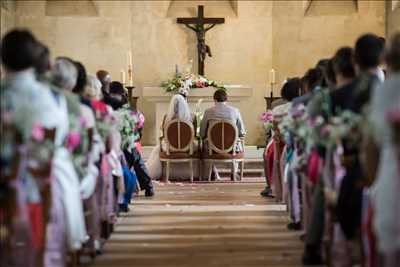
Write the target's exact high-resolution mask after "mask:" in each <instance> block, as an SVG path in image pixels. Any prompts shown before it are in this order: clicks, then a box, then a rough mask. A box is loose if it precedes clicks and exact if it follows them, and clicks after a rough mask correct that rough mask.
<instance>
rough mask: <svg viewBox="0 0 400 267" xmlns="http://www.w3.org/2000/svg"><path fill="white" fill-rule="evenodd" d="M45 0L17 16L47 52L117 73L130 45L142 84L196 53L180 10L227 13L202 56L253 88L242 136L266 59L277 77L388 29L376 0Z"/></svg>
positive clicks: (252, 115)
mask: <svg viewBox="0 0 400 267" xmlns="http://www.w3.org/2000/svg"><path fill="white" fill-rule="evenodd" d="M53 1H54V0H53ZM313 2H315V1H313ZM49 3H50V2H49V1H18V2H17V7H16V25H17V26H24V27H29V28H31V29H32V31H33V32H34V33H35V34H36V35H37V36H38V38H39V39H41V40H43V41H44V42H46V43H47V44H48V45H49V47H50V49H51V51H52V52H53V56H60V55H67V56H70V57H72V58H76V59H79V60H80V61H82V62H83V63H84V64H85V66H86V67H87V69H88V71H89V72H90V73H94V72H95V71H96V70H98V69H107V70H109V71H110V72H111V74H112V75H113V78H114V79H115V80H119V78H120V77H119V73H120V71H121V69H123V68H125V67H126V53H127V51H128V50H132V53H133V64H134V67H133V68H134V83H135V85H136V86H137V87H139V88H141V87H143V86H157V85H159V84H160V82H161V81H164V80H166V79H168V78H170V77H171V76H172V75H173V73H174V70H175V64H179V65H181V66H183V65H184V64H186V63H187V62H188V60H189V59H194V61H195V62H196V39H195V35H194V34H193V33H192V32H191V31H190V30H188V29H186V28H185V27H184V26H182V25H177V24H176V17H177V16H193V15H195V14H196V5H197V4H204V5H205V15H206V16H213V17H217V16H218V17H225V18H226V19H225V20H226V22H225V24H223V25H218V26H216V27H215V28H213V29H212V30H211V31H209V32H208V33H207V43H208V45H210V47H211V49H212V52H213V58H211V59H207V61H206V75H207V77H209V78H211V79H215V80H217V81H220V82H222V83H225V84H245V85H249V86H251V87H253V89H254V96H253V97H252V98H251V99H249V100H248V101H247V103H245V104H244V105H243V106H242V113H243V117H244V120H245V123H246V126H247V128H248V133H249V136H248V139H247V142H248V144H261V143H262V138H261V136H262V128H261V125H260V123H259V122H258V115H259V114H260V113H261V112H262V111H263V110H264V109H265V101H264V98H263V97H264V95H265V91H266V88H267V83H268V82H269V81H268V73H269V70H270V69H271V68H272V67H273V68H275V69H276V71H277V78H278V81H279V83H281V82H282V81H283V80H284V79H285V78H286V77H288V76H295V75H297V76H299V75H302V74H303V73H304V72H305V70H306V69H307V68H309V67H311V66H313V65H314V64H315V63H316V61H317V60H318V59H320V58H322V57H328V56H331V55H332V54H333V53H334V51H335V50H336V49H337V48H338V47H339V46H342V45H353V44H354V41H355V39H356V38H357V37H358V36H359V35H360V34H361V33H363V32H374V33H377V34H379V35H384V33H385V5H384V2H383V1H358V6H357V7H356V8H354V7H353V6H350V5H348V3H347V2H337V1H323V3H322V2H317V3H312V4H311V6H310V9H309V10H308V12H307V13H306V14H304V8H303V1H275V2H271V1H131V2H129V1H83V3H81V5H82V6H81V7H80V9H79V10H80V11H79V12H74V4H72V6H71V4H66V5H65V9H64V8H62V7H60V6H59V4H54V3H50V4H49ZM73 3H77V2H75V1H73ZM321 4H322V5H323V6H322V8H321ZM324 5H327V6H328V8H326V6H324ZM336 9H337V10H336ZM82 10H87V12H85V11H82ZM2 12H3V10H2ZM2 14H3V13H2ZM2 17H3V16H2ZM2 23H3V20H2ZM275 93H276V94H278V93H279V88H276V90H275ZM139 107H140V108H141V109H142V110H143V111H144V113H145V115H146V119H147V123H146V126H145V131H144V136H145V137H144V143H145V144H154V143H155V142H156V138H155V136H154V134H153V133H154V132H155V131H154V129H153V125H154V121H155V118H154V112H153V111H154V106H153V105H152V104H151V103H149V102H147V101H145V100H144V99H140V101H139Z"/></svg>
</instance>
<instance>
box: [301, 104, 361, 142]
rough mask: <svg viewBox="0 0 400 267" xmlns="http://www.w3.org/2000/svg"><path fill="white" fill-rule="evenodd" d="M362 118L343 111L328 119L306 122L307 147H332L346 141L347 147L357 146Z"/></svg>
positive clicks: (321, 118) (320, 117) (318, 118)
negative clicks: (307, 130) (307, 132)
mask: <svg viewBox="0 0 400 267" xmlns="http://www.w3.org/2000/svg"><path fill="white" fill-rule="evenodd" d="M361 124H362V116H361V115H359V114H356V113H354V112H352V111H349V110H345V111H343V112H341V113H339V114H338V115H336V116H333V117H331V118H330V119H324V118H323V117H322V116H318V117H316V118H315V119H310V120H309V121H308V126H309V128H310V129H311V130H310V137H309V139H308V143H309V146H322V147H325V148H327V147H333V146H335V145H336V144H338V143H340V142H341V140H343V139H346V141H347V143H348V144H349V145H351V144H358V142H359V140H360V138H361Z"/></svg>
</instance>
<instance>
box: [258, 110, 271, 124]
mask: <svg viewBox="0 0 400 267" xmlns="http://www.w3.org/2000/svg"><path fill="white" fill-rule="evenodd" d="M260 120H261V121H263V122H268V121H273V120H274V115H273V114H272V112H270V111H268V112H264V113H263V114H261V117H260Z"/></svg>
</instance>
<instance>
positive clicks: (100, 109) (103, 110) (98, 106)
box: [92, 100, 108, 116]
mask: <svg viewBox="0 0 400 267" xmlns="http://www.w3.org/2000/svg"><path fill="white" fill-rule="evenodd" d="M92 107H93V109H94V110H95V112H96V114H99V113H100V115H101V116H104V115H107V113H108V110H107V105H106V104H104V102H102V101H97V100H92Z"/></svg>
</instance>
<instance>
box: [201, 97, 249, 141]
mask: <svg viewBox="0 0 400 267" xmlns="http://www.w3.org/2000/svg"><path fill="white" fill-rule="evenodd" d="M212 120H230V121H232V122H233V123H234V124H235V125H236V127H237V129H238V133H239V137H243V136H245V135H246V129H245V127H244V123H243V120H242V116H241V115H240V111H239V110H238V109H237V108H234V107H232V106H229V105H227V104H226V102H223V103H222V102H216V103H215V106H214V107H212V108H209V109H207V110H206V111H205V112H204V116H203V120H202V121H201V125H200V136H201V137H202V138H203V139H204V138H206V137H207V130H208V124H209V121H212Z"/></svg>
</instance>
